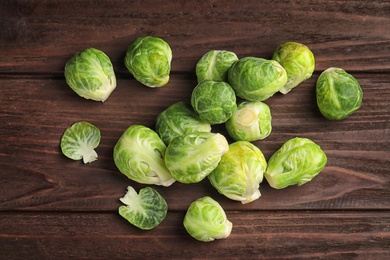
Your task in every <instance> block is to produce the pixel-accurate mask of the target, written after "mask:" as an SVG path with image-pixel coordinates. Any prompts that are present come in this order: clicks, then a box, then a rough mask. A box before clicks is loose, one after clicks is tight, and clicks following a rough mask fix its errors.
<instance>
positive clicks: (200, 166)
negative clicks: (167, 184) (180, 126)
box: [165, 132, 229, 183]
mask: <svg viewBox="0 0 390 260" xmlns="http://www.w3.org/2000/svg"><path fill="white" fill-rule="evenodd" d="M228 150H229V144H228V142H227V140H226V138H225V137H224V136H223V135H221V134H219V133H211V132H194V133H188V134H185V135H182V136H179V137H177V138H175V139H174V140H173V141H172V142H171V143H170V144H169V145H168V147H167V150H166V153H165V164H166V166H167V168H168V169H169V171H170V172H171V174H172V176H173V177H174V178H175V179H176V180H177V181H179V182H181V183H196V182H200V181H201V180H203V179H204V178H205V177H206V176H207V175H209V174H210V172H212V171H213V170H214V169H215V168H216V167H217V165H218V163H219V161H220V160H221V157H222V155H223V154H225V153H226V152H227V151H228Z"/></svg>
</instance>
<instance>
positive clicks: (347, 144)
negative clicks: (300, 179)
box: [0, 0, 390, 259]
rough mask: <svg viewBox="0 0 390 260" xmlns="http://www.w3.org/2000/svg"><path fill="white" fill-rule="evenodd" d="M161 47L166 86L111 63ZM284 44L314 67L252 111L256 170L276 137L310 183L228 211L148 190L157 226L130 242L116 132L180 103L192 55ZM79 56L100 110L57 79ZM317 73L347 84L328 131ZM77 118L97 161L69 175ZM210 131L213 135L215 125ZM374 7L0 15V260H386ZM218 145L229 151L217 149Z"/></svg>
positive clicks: (104, 6) (383, 78)
mask: <svg viewBox="0 0 390 260" xmlns="http://www.w3.org/2000/svg"><path fill="white" fill-rule="evenodd" d="M146 35H153V36H158V37H162V38H163V39H165V40H166V41H167V42H168V43H169V44H170V46H171V48H172V51H173V61H172V72H171V79H170V81H169V83H168V85H166V86H165V87H163V88H160V89H150V88H147V87H145V86H143V85H141V84H140V83H138V82H137V81H135V80H134V79H133V77H132V76H131V75H130V73H129V72H128V71H127V70H126V68H125V66H124V63H123V58H124V54H125V52H126V49H127V46H128V45H129V44H130V43H131V42H132V41H133V40H135V39H136V38H137V37H138V36H146ZM285 41H297V42H301V43H304V44H306V45H307V46H309V47H310V49H311V50H312V51H313V53H314V55H315V57H316V70H315V73H314V75H313V77H312V78H310V79H309V80H307V81H305V82H304V83H302V84H301V85H300V86H299V87H297V88H296V89H294V90H293V91H292V92H290V93H288V94H287V95H282V94H276V95H275V96H274V97H272V98H270V99H268V100H266V103H267V104H268V105H269V106H270V108H271V111H272V116H273V131H272V133H271V135H270V136H269V137H268V138H266V139H265V140H262V141H257V142H254V143H255V144H256V145H257V146H258V147H259V148H260V149H261V150H262V152H263V153H264V155H265V157H266V158H267V159H269V157H270V156H271V155H272V154H273V153H274V152H275V151H276V150H277V149H278V148H279V147H280V146H281V145H282V144H283V143H284V142H285V141H287V140H288V139H290V138H292V137H295V136H300V137H307V138H310V139H312V140H313V141H315V142H316V143H318V144H319V145H320V146H321V147H322V148H323V149H324V151H325V152H326V154H327V156H328V164H327V166H326V167H325V169H324V170H323V172H322V173H321V174H320V175H318V176H317V177H316V178H314V179H313V180H312V181H311V182H309V183H307V184H305V185H303V186H300V187H297V186H294V187H289V188H286V189H283V190H275V189H272V188H271V187H270V186H269V185H268V184H267V182H266V181H264V182H263V183H262V184H261V186H260V190H261V193H262V196H261V197H260V199H258V200H257V201H255V202H252V203H249V204H246V205H242V204H241V203H239V202H236V201H231V200H229V199H227V198H225V197H223V196H222V195H220V194H218V192H217V191H216V190H215V189H214V188H213V187H212V186H211V185H210V184H209V183H208V181H207V180H204V181H202V182H201V183H198V184H190V185H188V184H187V185H185V184H180V183H175V184H173V185H172V186H171V187H169V188H165V187H160V186H156V187H154V188H155V189H156V190H157V191H159V192H160V193H161V194H162V195H163V196H164V198H165V199H166V201H167V202H168V204H169V212H168V215H167V217H166V219H165V220H164V221H163V222H162V224H161V225H160V226H158V227H157V228H155V229H153V230H151V231H142V230H139V229H137V228H135V227H134V226H132V225H130V224H129V223H127V222H126V221H125V220H124V219H122V218H121V217H120V216H119V214H118V213H117V209H118V207H119V205H121V203H120V201H119V198H120V197H122V196H123V195H124V193H125V192H126V188H127V186H129V185H131V186H133V187H134V188H135V189H136V190H139V189H140V188H142V187H145V186H147V185H141V184H137V183H135V182H133V181H131V180H129V179H127V178H126V177H125V176H124V175H122V174H121V173H120V172H119V171H118V170H117V168H116V167H115V165H114V162H113V158H112V151H113V146H114V145H115V143H116V141H117V140H118V138H119V137H120V135H121V134H122V133H123V131H124V130H125V129H126V128H127V127H128V126H130V125H132V124H142V125H145V126H148V127H151V128H153V127H154V124H155V119H156V116H157V115H158V114H159V113H160V112H161V111H163V110H164V109H165V108H167V107H168V106H169V105H171V104H173V103H175V102H178V101H186V100H189V98H190V95H191V91H192V89H193V88H194V87H195V86H196V77H195V71H194V69H195V64H196V62H197V61H198V59H199V58H200V57H201V56H202V55H203V54H204V53H206V52H207V51H209V50H212V49H225V50H230V51H233V52H235V53H236V54H237V55H238V56H239V57H240V58H241V57H245V56H257V57H263V58H267V59H269V58H271V54H272V52H273V50H274V49H275V48H276V47H277V46H278V45H279V44H281V43H282V42H285ZM88 47H95V48H98V49H100V50H102V51H104V52H105V53H106V54H107V55H108V56H109V57H110V58H111V60H112V62H113V65H114V69H115V72H116V75H117V79H118V85H117V88H116V90H115V91H114V92H113V93H112V95H111V96H110V97H109V99H108V100H107V101H106V102H104V103H102V102H95V101H90V100H85V99H83V98H80V97H78V96H77V95H76V94H75V93H74V92H73V91H72V90H71V89H70V88H69V87H68V86H67V84H66V82H65V78H64V74H63V73H64V65H65V63H66V62H67V60H68V59H69V58H70V57H71V56H72V55H73V54H75V53H76V52H78V51H81V50H83V49H85V48H88ZM328 67H341V68H343V69H345V70H347V71H348V72H350V73H351V74H353V75H354V76H355V77H356V78H357V79H358V81H359V82H360V83H361V86H362V88H363V91H364V98H363V105H362V107H361V109H360V110H358V111H357V112H356V113H354V114H353V115H351V116H350V117H349V118H347V119H345V120H342V121H329V120H327V119H325V118H324V117H322V116H321V114H320V113H319V111H318V108H317V105H316V101H315V83H316V79H317V78H318V76H319V74H320V73H321V72H322V71H323V70H325V69H327V68H328ZM81 120H86V121H89V122H90V123H93V124H94V125H96V126H97V127H98V128H100V130H101V134H102V139H101V143H100V146H99V147H98V148H97V152H98V154H99V159H98V160H97V161H96V162H93V163H91V164H87V165H84V164H83V163H82V162H81V161H72V160H70V159H68V158H66V157H65V156H63V155H62V153H61V151H60V148H59V144H60V138H61V136H62V134H63V132H64V130H65V129H66V128H67V127H69V126H70V125H71V124H73V123H74V122H76V121H81ZM213 131H215V132H220V133H223V134H226V132H225V130H224V127H223V126H214V127H213ZM389 137H390V2H389V1H380V0H378V1H363V0H360V1H359V0H356V1H320V0H315V1H293V0H291V1H250V0H245V1H218V0H216V1H211V0H210V1H124V0H101V1H74V0H73V1H70V0H64V1H54V0H53V1H49V0H39V1H38V0H26V1H22V0H19V1H1V3H0V176H1V182H0V191H1V193H0V194H1V195H0V252H1V258H2V259H81V258H88V259H125V258H128V259H130V258H131V259H141V258H145V259H156V258H159V259H174V258H198V259H199V258H214V259H216V258H221V259H251V258H253V259H268V258H277V259H280V258H295V259H303V258H315V259H318V258H324V259H355V258H356V259H385V257H386V256H387V257H389V256H390V177H389V173H390V149H389V148H390V141H389V139H390V138H389ZM230 141H231V140H230ZM205 195H209V196H211V197H213V198H214V199H215V200H217V201H218V202H219V203H220V204H221V205H222V206H223V208H224V209H225V211H226V214H227V216H228V218H229V220H230V221H231V222H232V223H233V230H232V233H231V235H230V237H228V238H227V239H223V240H218V241H214V242H210V243H203V242H198V241H196V240H195V239H193V238H192V237H190V236H189V235H188V234H187V232H186V231H185V229H184V227H183V225H182V221H183V217H184V214H185V211H186V209H187V207H188V205H189V204H190V203H191V202H192V201H193V200H195V199H197V198H199V197H202V196H205Z"/></svg>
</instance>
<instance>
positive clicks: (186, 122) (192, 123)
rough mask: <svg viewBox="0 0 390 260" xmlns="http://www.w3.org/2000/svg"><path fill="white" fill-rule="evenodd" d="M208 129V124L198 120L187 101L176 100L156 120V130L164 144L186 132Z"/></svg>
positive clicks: (207, 130) (209, 129) (205, 130)
mask: <svg viewBox="0 0 390 260" xmlns="http://www.w3.org/2000/svg"><path fill="white" fill-rule="evenodd" d="M210 131H211V126H210V124H209V123H206V122H204V121H202V120H200V118H199V116H198V114H197V113H195V111H194V109H193V108H192V106H191V104H190V103H188V102H177V103H175V104H173V105H171V106H169V107H168V108H167V109H165V110H164V111H163V112H161V113H160V114H159V115H158V116H157V120H156V132H157V134H158V135H159V136H160V138H161V139H162V140H163V141H164V143H165V144H166V145H168V144H169V143H170V142H171V141H172V140H173V139H175V138H176V137H178V136H181V135H184V134H187V133H192V132H210Z"/></svg>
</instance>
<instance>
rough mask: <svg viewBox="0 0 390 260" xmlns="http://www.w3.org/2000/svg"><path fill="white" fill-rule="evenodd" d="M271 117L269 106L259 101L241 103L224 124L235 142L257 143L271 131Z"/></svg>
mask: <svg viewBox="0 0 390 260" xmlns="http://www.w3.org/2000/svg"><path fill="white" fill-rule="evenodd" d="M271 123H272V116H271V110H270V108H269V106H268V105H267V104H266V103H264V102H261V101H243V102H241V103H239V104H238V107H237V111H236V112H235V113H234V114H233V116H232V117H231V118H230V119H229V120H228V121H227V122H226V124H225V126H226V130H227V132H228V134H229V135H230V136H231V137H232V138H233V139H234V140H236V141H249V142H252V141H257V140H262V139H264V138H266V137H267V136H269V135H270V134H271V131H272V124H271Z"/></svg>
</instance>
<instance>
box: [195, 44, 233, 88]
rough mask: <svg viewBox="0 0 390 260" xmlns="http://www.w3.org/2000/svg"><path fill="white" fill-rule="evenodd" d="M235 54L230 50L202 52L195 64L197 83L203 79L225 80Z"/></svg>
mask: <svg viewBox="0 0 390 260" xmlns="http://www.w3.org/2000/svg"><path fill="white" fill-rule="evenodd" d="M237 60H238V57H237V55H236V54H235V53H234V52H231V51H225V50H211V51H209V52H207V53H206V54H204V55H203V56H202V58H200V60H199V61H198V63H197V64H196V70H195V71H196V77H197V79H198V83H200V82H202V81H203V80H214V81H225V82H226V81H227V72H228V70H229V68H230V66H232V64H233V63H234V62H236V61H237Z"/></svg>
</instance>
